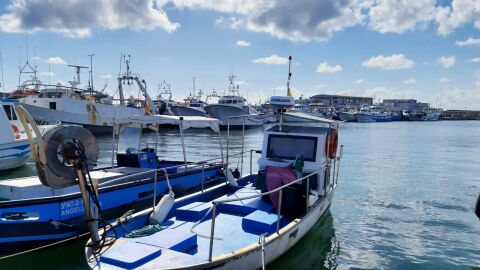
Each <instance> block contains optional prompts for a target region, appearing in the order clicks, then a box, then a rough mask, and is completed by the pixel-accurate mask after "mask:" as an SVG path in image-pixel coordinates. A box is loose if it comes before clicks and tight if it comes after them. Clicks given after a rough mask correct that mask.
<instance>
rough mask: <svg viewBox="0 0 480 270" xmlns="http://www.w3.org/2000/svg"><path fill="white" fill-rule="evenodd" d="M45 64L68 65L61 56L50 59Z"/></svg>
mask: <svg viewBox="0 0 480 270" xmlns="http://www.w3.org/2000/svg"><path fill="white" fill-rule="evenodd" d="M45 62H47V63H48V64H52V65H66V64H67V62H65V60H63V59H62V58H61V57H60V56H52V57H49V58H48V59H47V60H46V61H45Z"/></svg>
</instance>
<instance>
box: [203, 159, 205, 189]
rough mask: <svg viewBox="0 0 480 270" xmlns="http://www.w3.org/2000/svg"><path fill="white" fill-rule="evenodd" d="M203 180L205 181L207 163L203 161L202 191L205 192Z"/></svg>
mask: <svg viewBox="0 0 480 270" xmlns="http://www.w3.org/2000/svg"><path fill="white" fill-rule="evenodd" d="M203 181H205V163H202V193H203Z"/></svg>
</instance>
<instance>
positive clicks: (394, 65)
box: [362, 54, 413, 70]
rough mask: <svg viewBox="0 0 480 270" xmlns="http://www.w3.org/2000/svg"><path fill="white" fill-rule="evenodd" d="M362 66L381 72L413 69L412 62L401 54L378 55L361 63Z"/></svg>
mask: <svg viewBox="0 0 480 270" xmlns="http://www.w3.org/2000/svg"><path fill="white" fill-rule="evenodd" d="M362 66H364V67H368V68H380V69H382V70H395V69H410V68H412V67H413V61H412V60H410V59H408V58H406V57H405V55H403V54H393V55H391V56H383V55H379V56H374V57H372V58H370V59H368V60H365V61H363V63H362Z"/></svg>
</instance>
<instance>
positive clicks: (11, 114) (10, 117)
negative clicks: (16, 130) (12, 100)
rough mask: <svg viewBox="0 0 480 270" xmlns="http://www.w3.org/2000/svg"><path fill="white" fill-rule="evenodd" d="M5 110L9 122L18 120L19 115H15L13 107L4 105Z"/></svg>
mask: <svg viewBox="0 0 480 270" xmlns="http://www.w3.org/2000/svg"><path fill="white" fill-rule="evenodd" d="M3 109H4V110H5V113H6V114H7V118H8V120H17V115H16V114H15V110H14V109H13V106H12V105H3Z"/></svg>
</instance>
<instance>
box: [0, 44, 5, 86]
mask: <svg viewBox="0 0 480 270" xmlns="http://www.w3.org/2000/svg"><path fill="white" fill-rule="evenodd" d="M0 70H1V71H2V83H0V88H1V89H2V92H3V91H5V81H4V80H3V56H2V53H1V52H0Z"/></svg>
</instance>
